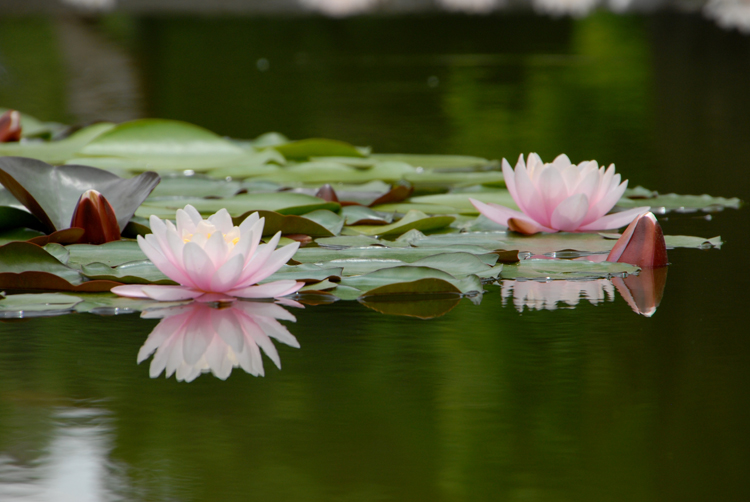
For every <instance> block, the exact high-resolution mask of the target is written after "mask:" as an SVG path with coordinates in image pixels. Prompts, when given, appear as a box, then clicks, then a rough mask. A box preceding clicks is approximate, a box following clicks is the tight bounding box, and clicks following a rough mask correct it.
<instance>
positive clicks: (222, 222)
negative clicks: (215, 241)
mask: <svg viewBox="0 0 750 502" xmlns="http://www.w3.org/2000/svg"><path fill="white" fill-rule="evenodd" d="M208 221H210V222H211V224H212V225H213V226H215V227H216V228H217V229H218V230H219V231H220V232H221V233H224V234H228V233H229V232H231V231H232V228H234V223H232V217H231V216H229V211H227V210H226V209H225V208H221V209H219V210H218V211H217V212H216V213H215V214H212V215H211V216H209V217H208Z"/></svg>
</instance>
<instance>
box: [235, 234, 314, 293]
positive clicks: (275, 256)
mask: <svg viewBox="0 0 750 502" xmlns="http://www.w3.org/2000/svg"><path fill="white" fill-rule="evenodd" d="M299 244H300V243H299V242H292V243H291V244H287V245H286V246H284V247H283V248H281V249H277V250H275V251H274V252H273V253H271V256H270V257H269V258H268V259H267V260H266V262H265V263H264V264H263V267H262V268H261V269H260V270H258V271H257V272H256V273H254V274H253V275H251V276H250V277H249V278H247V279H246V280H245V281H244V284H246V285H248V286H249V285H251V284H256V283H258V282H260V281H262V280H263V279H265V278H267V277H269V276H271V275H272V274H273V273H275V272H276V271H277V270H278V269H280V268H281V267H283V266H284V265H285V264H286V262H288V261H289V260H290V259H291V258H292V256H294V253H296V252H297V249H299Z"/></svg>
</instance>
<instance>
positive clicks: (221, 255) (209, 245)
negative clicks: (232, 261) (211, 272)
mask: <svg viewBox="0 0 750 502" xmlns="http://www.w3.org/2000/svg"><path fill="white" fill-rule="evenodd" d="M203 250H204V251H205V252H206V254H207V255H208V257H209V259H210V260H211V262H212V263H213V264H214V267H215V268H217V269H218V268H219V267H221V266H222V265H223V264H224V262H225V261H226V259H227V254H228V253H229V246H228V245H227V241H225V240H224V235H223V234H222V233H221V232H214V233H213V234H212V235H211V237H209V239H208V241H207V242H206V245H205V246H203Z"/></svg>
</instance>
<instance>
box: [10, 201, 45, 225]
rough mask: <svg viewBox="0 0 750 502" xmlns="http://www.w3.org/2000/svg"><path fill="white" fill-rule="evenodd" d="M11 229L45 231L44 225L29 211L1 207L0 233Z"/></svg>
mask: <svg viewBox="0 0 750 502" xmlns="http://www.w3.org/2000/svg"><path fill="white" fill-rule="evenodd" d="M9 228H32V229H34V230H44V228H45V227H44V225H43V224H42V222H41V221H39V219H38V218H36V217H34V215H32V214H31V213H29V212H28V211H24V210H23V209H18V208H17V207H9V206H0V231H2V230H7V229H9Z"/></svg>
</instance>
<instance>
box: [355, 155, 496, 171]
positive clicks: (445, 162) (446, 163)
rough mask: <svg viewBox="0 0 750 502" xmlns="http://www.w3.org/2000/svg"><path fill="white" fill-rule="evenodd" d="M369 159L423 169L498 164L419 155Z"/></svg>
mask: <svg viewBox="0 0 750 502" xmlns="http://www.w3.org/2000/svg"><path fill="white" fill-rule="evenodd" d="M370 158H372V159H375V160H377V161H396V162H406V163H407V164H411V165H412V166H414V167H422V168H424V169H478V168H484V167H487V166H497V165H498V162H497V161H496V160H495V161H489V160H487V159H483V158H481V157H471V156H468V155H420V154H407V153H374V154H372V155H370Z"/></svg>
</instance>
